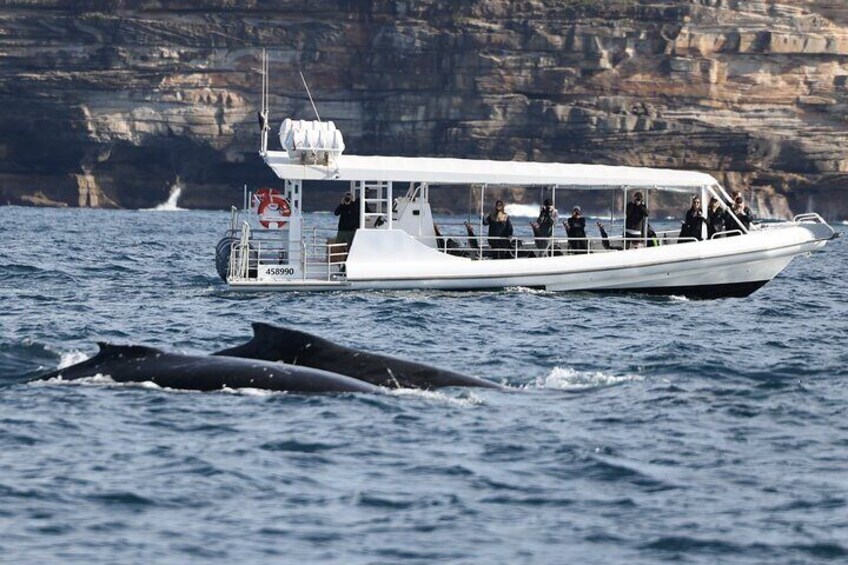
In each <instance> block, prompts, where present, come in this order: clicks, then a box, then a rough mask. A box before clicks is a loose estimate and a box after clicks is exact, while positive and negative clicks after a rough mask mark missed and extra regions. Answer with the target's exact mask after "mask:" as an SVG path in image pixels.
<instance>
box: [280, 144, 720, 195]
mask: <svg viewBox="0 0 848 565" xmlns="http://www.w3.org/2000/svg"><path fill="white" fill-rule="evenodd" d="M264 156H265V161H266V163H267V164H268V166H270V167H271V169H273V171H274V173H276V175H277V176H278V177H280V178H281V179H287V180H337V181H384V182H388V181H394V182H424V183H428V184H432V185H456V184H459V185H470V184H487V185H519V186H555V187H559V188H582V189H621V188H622V187H625V188H628V189H637V188H638V189H660V190H667V191H673V192H691V191H692V190H693V189H700V188H704V187H711V186H717V185H718V181H716V179H714V178H713V177H712V176H710V175H708V174H706V173H700V172H696V171H678V170H672V169H651V168H645V167H613V166H609V165H580V164H565V163H537V162H522V161H488V160H480V159H448V158H439V157H382V156H359V155H341V156H339V157H338V158H337V159H335V160H333V161H330V162H329V164H317V165H310V164H304V163H303V162H302V161H300V160H298V159H292V158H290V157H289V156H288V154H287V153H286V152H284V151H268V152H267V153H265V155H264Z"/></svg>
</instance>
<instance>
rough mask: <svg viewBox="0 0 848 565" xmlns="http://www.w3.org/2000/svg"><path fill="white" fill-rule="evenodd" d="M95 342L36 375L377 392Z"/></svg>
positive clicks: (285, 369)
mask: <svg viewBox="0 0 848 565" xmlns="http://www.w3.org/2000/svg"><path fill="white" fill-rule="evenodd" d="M98 345H99V347H100V351H99V352H98V353H97V355H95V356H94V357H92V358H91V359H88V360H86V361H83V362H82V363H77V364H76V365H72V366H70V367H66V368H64V369H58V370H56V371H52V372H50V373H47V374H45V375H41V376H40V377H38V378H37V380H48V379H52V378H56V377H61V378H62V379H65V380H77V379H81V378H86V377H93V376H95V375H108V376H109V377H111V378H112V380H114V381H116V382H121V383H123V382H153V383H155V384H157V385H159V386H161V387H164V388H172V389H182V390H201V391H211V390H220V389H223V388H225V387H226V388H234V389H237V388H258V389H265V390H275V391H288V392H305V393H311V392H371V393H374V392H380V389H379V388H377V387H375V386H373V385H371V384H368V383H365V382H362V381H361V380H357V379H352V378H350V377H346V376H344V375H339V374H336V373H331V372H329V371H323V370H319V369H314V368H310V367H295V366H291V365H281V364H279V363H271V362H267V361H261V360H257V359H242V358H237V357H211V356H205V355H203V356H198V355H179V354H175V353H166V352H163V351H161V350H159V349H156V348H153V347H145V346H139V345H111V344H108V343H98Z"/></svg>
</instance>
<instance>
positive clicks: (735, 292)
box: [586, 281, 769, 299]
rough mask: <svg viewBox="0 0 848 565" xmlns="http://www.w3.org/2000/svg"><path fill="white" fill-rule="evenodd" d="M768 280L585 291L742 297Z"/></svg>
mask: <svg viewBox="0 0 848 565" xmlns="http://www.w3.org/2000/svg"><path fill="white" fill-rule="evenodd" d="M767 282H769V281H753V282H743V283H727V284H705V285H694V286H657V287H649V288H622V289H615V290H613V289H597V290H594V289H588V290H587V291H586V292H599V293H614V294H654V295H665V296H668V295H672V294H673V295H675V296H685V297H687V298H707V299H709V298H744V297H745V296H750V295H751V294H753V293H754V292H756V291H757V290H759V289H761V288H762V287H763V286H764V285H765V284H766V283H767Z"/></svg>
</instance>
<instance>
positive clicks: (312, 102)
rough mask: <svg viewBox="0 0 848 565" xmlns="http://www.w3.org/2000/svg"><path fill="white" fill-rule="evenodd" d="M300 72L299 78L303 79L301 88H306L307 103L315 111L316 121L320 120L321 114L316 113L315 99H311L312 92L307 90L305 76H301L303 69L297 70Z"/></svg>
mask: <svg viewBox="0 0 848 565" xmlns="http://www.w3.org/2000/svg"><path fill="white" fill-rule="evenodd" d="M297 72H298V73H300V80H302V81H303V88H305V89H306V95H307V96H309V103H310V104H312V110H313V111H314V112H315V117H316V118H318V121H319V122H320V121H321V116H319V115H318V108H316V107H315V101H314V100H312V93H311V92H309V85H308V84H306V78H304V76H303V71H297Z"/></svg>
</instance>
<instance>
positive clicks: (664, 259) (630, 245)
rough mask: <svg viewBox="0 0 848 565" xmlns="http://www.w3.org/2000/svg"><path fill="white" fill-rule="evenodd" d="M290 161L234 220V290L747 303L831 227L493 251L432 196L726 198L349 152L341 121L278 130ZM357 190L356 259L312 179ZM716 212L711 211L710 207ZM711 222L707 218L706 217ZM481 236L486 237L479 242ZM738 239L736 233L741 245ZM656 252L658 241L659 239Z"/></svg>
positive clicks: (600, 178) (629, 179)
mask: <svg viewBox="0 0 848 565" xmlns="http://www.w3.org/2000/svg"><path fill="white" fill-rule="evenodd" d="M280 136H281V142H282V144H283V147H284V148H285V150H283V151H263V153H262V156H263V158H264V160H265V162H266V163H267V164H268V166H269V167H270V168H271V169H272V170H273V171H274V172H275V173H276V175H277V176H278V177H279V178H280V179H281V180H282V185H283V189H282V190H279V191H275V190H268V189H265V190H263V191H258V192H257V193H256V194H254V195H251V197H250V198H248V199H246V200H247V202H249V203H252V205H247V206H245V210H244V212H243V213H241V212H239V213H237V212H236V211H234V214H233V216H232V219H231V225H230V229H229V230H228V233H227V236H226V237H225V238H224V239H223V240H222V241H221V243H220V244H219V249H218V252H219V253H218V261H219V272H220V273H221V275H222V277H223V278H225V280H226V282H227V284H228V285H229V286H230V287H231V288H232V289H235V290H252V291H257V290H262V291H267V290H277V291H285V290H289V291H305V290H359V289H445V290H459V289H463V290H472V289H493V288H505V287H514V286H524V287H531V288H540V289H546V290H552V291H575V290H582V291H636V292H649V293H663V294H676V295H687V296H698V297H720V296H746V295H748V294H750V293H752V292H754V291H755V290H757V289H758V288H760V287H761V286H762V285H764V284H766V283H767V282H768V281H770V280H771V279H773V278H774V277H775V276H777V274H778V273H780V272H781V271H782V270H783V269H784V268H786V266H787V265H788V264H789V263H790V262H791V261H792V259H794V258H795V257H797V256H799V255H804V254H807V253H809V252H811V251H815V250H818V249H821V248H822V247H824V245H825V244H826V242H827V241H828V240H829V239H831V238H832V237H834V230H833V229H832V228H831V227H830V226H829V225H828V224H827V223H826V222H825V221H824V220H823V219H822V218H821V217H820V216H819V215H817V214H804V215H801V216H797V217H796V218H794V220H792V221H789V222H782V223H772V224H766V225H762V226H753V227H752V228H751V229H747V228H746V227H745V226H744V225H742V224H741V223H738V225H736V226H734V229H731V230H726V231H724V232H719V233H716V234H714V235H713V237H711V238H709V239H703V240H697V239H693V238H686V239H680V238H679V237H678V234H677V233H671V232H667V233H663V232H660V233H658V234H656V235H654V234H651V238H648V234H647V233H644V234H641V235H640V236H638V237H633V236H631V237H624V231H623V230H622V231H621V235H615V236H612V237H606V238H586V241H585V245H583V246H580V247H581V248H580V249H577V250H575V249H569V248H570V247H571V246H572V245H573V242H572V241H569V238H567V237H565V236H564V234H563V235H562V237H556V234H554V237H551V238H546V239H545V241H544V242H543V245H536V244H537V243H538V240H536V241H533V240H531V241H530V242H529V245H528V242H521V241H520V240H519V239H516V238H510V240H509V241H508V242H500V243H499V244H497V245H496V244H495V242H493V241H490V240H488V238H484V237H480V236H481V235H482V229H483V227H482V225H479V224H478V225H475V226H472V230H473V229H474V228H476V229H477V230H478V231H476V233H475V234H474V235H470V231H469V234H466V235H465V236H464V237H463V236H461V235H456V234H451V235H446V234H442V233H441V231H440V230H439V228H438V227H437V226H436V225H435V224H434V223H433V216H432V212H431V209H430V202H429V191H430V188H431V187H433V186H439V187H449V189H456V190H457V191H458V195H457V199H458V200H460V199H461V198H464V195H465V193H464V192H462V191H463V190H467V187H469V186H472V187H474V188H475V190H474V193H475V194H477V195H478V196H479V200H480V202H479V206H480V211H481V212H482V211H484V210H485V209H486V202H485V196H486V190H487V188H489V187H493V186H501V185H508V186H523V187H546V188H548V189H549V190H550V193H551V194H552V196H553V198H554V200H555V198H556V194H557V192H558V191H560V190H568V189H571V190H573V189H591V190H610V191H622V192H624V194H625V197H624V201H626V200H627V193H628V191H635V190H639V191H642V192H644V193H646V194H648V195H650V194H651V193H654V192H655V191H672V192H682V193H687V194H700V195H701V201H702V202H704V203H706V202H707V201H708V200H709V197H715V198H718V199H719V201H721V202H729V201H730V197H729V196H728V194H727V193H726V192H725V191H724V190H723V189H722V187H721V186H720V185H719V183H718V182H717V181H716V180H715V179H714V178H713V177H712V176H710V175H708V174H704V173H700V172H689V171H677V170H666V169H651V168H634V167H611V166H601V165H574V164H558V163H526V162H501V161H484V160H468V159H441V158H414V157H380V156H370V157H362V156H351V155H344V154H343V148H344V144H343V141H342V138H341V134H340V133H339V132H338V131H337V130H336V129H335V128H334V126H333V125H332V122H317V121H316V122H292V121H290V120H287V121H286V122H285V123H284V125H283V127H282V128H281V134H280ZM307 181H326V182H339V181H345V182H347V183H349V187H350V192H351V193H352V194H353V195H354V198H355V199H356V201H357V202H358V204H359V206H360V214H359V216H360V224H359V229H358V230H356V235H355V238H354V239H353V242H352V245H351V246H350V249H347V246H346V245H345V244H344V243H341V242H337V241H335V240H334V239H333V238H332V237H331V235H332V234H327V237H323V236H319V235H318V234H317V232H316V231H314V230H310V229H308V228H307V226H304V225H303V214H302V210H303V208H302V199H303V197H304V183H305V182H307ZM705 213H706V211H705ZM705 215H706V214H705ZM478 234H480V236H478ZM732 236H736V237H732ZM652 242H653V243H658V244H657V245H651V243H652Z"/></svg>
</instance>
